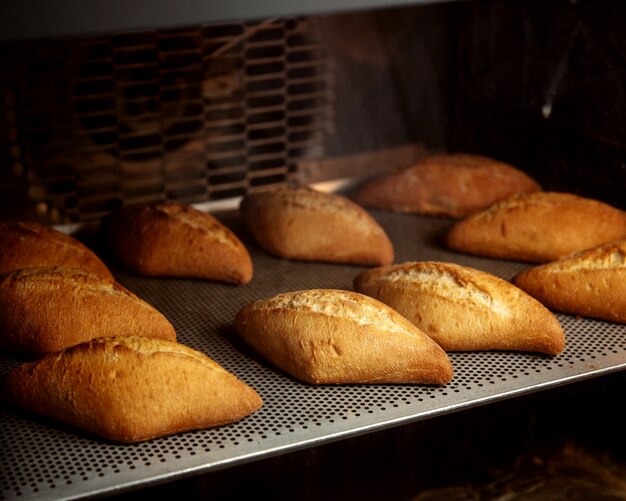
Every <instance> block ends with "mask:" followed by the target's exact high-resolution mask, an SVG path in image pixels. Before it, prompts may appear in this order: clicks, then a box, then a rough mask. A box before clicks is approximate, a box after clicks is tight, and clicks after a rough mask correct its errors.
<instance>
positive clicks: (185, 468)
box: [0, 205, 626, 500]
mask: <svg viewBox="0 0 626 501" xmlns="http://www.w3.org/2000/svg"><path fill="white" fill-rule="evenodd" d="M218 209H223V207H218ZM214 214H215V215H216V217H217V218H218V219H220V220H221V221H222V222H223V223H224V224H226V225H227V226H228V227H230V228H231V229H232V230H233V231H234V232H235V233H236V234H237V235H238V236H239V237H240V238H241V239H242V241H243V242H244V244H245V245H246V246H247V247H248V249H249V251H250V254H251V256H252V259H253V263H254V267H255V275H254V278H253V280H252V282H251V283H250V284H248V285H245V286H231V285H226V284H219V283H214V282H208V281H201V280H187V279H161V278H159V279H155V278H142V277H138V276H135V275H132V274H130V273H128V272H125V271H124V270H122V269H120V268H117V267H116V266H115V263H114V262H113V261H111V260H109V259H107V255H106V253H105V252H104V251H102V247H101V245H100V244H101V243H100V242H98V240H97V238H95V239H94V238H92V239H90V238H87V240H86V242H87V243H88V244H89V245H91V246H93V247H94V249H95V250H96V251H97V252H99V253H100V254H101V255H102V256H103V257H104V259H105V260H106V261H107V263H108V264H109V265H110V266H111V269H112V271H113V272H114V275H115V276H116V279H117V280H118V281H119V282H120V283H122V284H123V285H124V286H126V287H127V288H128V289H130V290H132V291H133V292H134V293H136V294H137V295H139V296H140V297H142V298H143V299H145V300H146V301H148V302H149V303H151V304H152V305H153V306H155V307H156V308H157V309H159V310H160V311H161V312H162V313H164V314H165V315H166V316H167V317H168V318H169V319H170V321H171V322H172V323H173V325H174V327H175V328H176V330H177V333H178V339H179V341H180V342H182V343H184V344H186V345H188V346H190V347H192V348H194V349H197V350H199V351H202V352H203V353H205V354H207V355H208V356H209V357H211V358H213V359H214V360H215V361H216V362H218V363H219V364H220V365H222V366H223V367H224V368H226V369H227V370H229V371H231V372H233V373H234V374H235V375H237V376H238V377H239V378H240V379H242V380H243V381H245V382H246V383H248V384H249V385H251V386H252V387H253V388H255V389H256V390H257V391H258V392H259V393H260V395H261V396H262V398H263V400H264V406H263V407H262V408H261V410H260V411H258V412H257V413H256V414H254V415H252V416H249V417H248V418H246V419H244V420H242V421H240V422H238V423H234V424H231V425H227V426H223V427H220V428H215V429H209V430H201V431H195V432H188V433H182V434H178V435H174V436H170V437H164V438H160V439H156V440H151V441H148V442H145V443H140V444H133V445H119V444H113V443H109V442H106V441H104V440H101V439H99V438H94V437H91V436H88V435H86V434H84V433H82V432H80V431H76V430H72V429H70V428H68V427H66V426H64V425H60V424H57V423H54V422H52V421H49V420H47V419H45V418H40V417H38V416H33V415H28V414H25V413H22V412H19V411H16V410H14V409H11V408H8V407H6V406H2V407H0V450H1V451H2V455H0V499H3V500H4V499H71V498H81V497H88V496H95V495H99V496H101V495H107V494H115V493H119V492H122V491H125V490H130V489H137V488H141V487H146V486H149V485H152V484H155V483H159V482H164V481H168V480H174V479H179V478H182V477H185V476H191V475H195V474H200V473H207V472H211V471H215V470H218V469H221V468H226V467H230V466H233V465H236V464H241V463H245V462H250V461H254V460H260V459H263V458H268V457H270V456H272V455H276V454H281V453H285V452H290V451H294V450H296V449H301V448H306V447H313V446H316V445H320V444H322V443H327V442H330V441H332V440H338V439H343V438H347V437H352V436H356V435H359V434H364V433H369V432H374V431H377V430H381V429H384V428H389V427H392V426H398V425H402V424H406V423H410V422H415V421H418V420H424V419H432V418H436V417H437V416H440V415H443V414H446V413H451V412H455V411H460V410H463V409H467V408H470V407H475V406H479V405H483V404H487V403H490V402H495V401H499V400H503V399H506V398H512V397H516V396H520V395H523V394H528V393H531V392H536V391H539V390H544V389H548V388H552V387H556V386H560V385H564V384H568V383H573V382H575V381H580V380H584V379H589V378H593V377H598V376H602V375H604V374H608V373H611V372H615V371H619V370H623V369H624V368H625V367H626V326H624V325H620V324H616V323H610V322H604V321H599V320H590V319H582V318H577V317H574V316H571V315H564V314H557V318H558V319H559V321H560V322H561V325H562V326H563V328H564V330H565V333H566V348H565V350H564V351H563V353H561V354H559V355H557V356H554V357H550V356H545V355H539V354H532V353H516V352H481V353H453V354H451V360H452V363H453V366H454V370H455V375H454V378H453V380H452V381H451V382H450V383H449V384H447V385H445V386H442V387H434V386H427V385H392V384H376V385H346V386H311V385H307V384H305V383H301V382H299V381H296V380H294V379H292V378H291V377H289V376H288V375H286V374H284V373H282V372H281V371H279V370H277V369H274V368H273V367H271V366H270V365H269V364H268V363H266V362H265V361H263V360H262V359H260V358H259V357H258V356H257V355H256V354H254V353H253V352H252V351H251V350H250V349H249V348H248V347H247V346H245V345H244V344H243V343H242V342H241V341H240V340H239V339H238V337H237V334H236V332H235V330H234V327H233V320H234V317H235V315H236V313H237V311H239V309H240V308H241V307H242V306H243V305H245V304H247V303H249V302H251V301H254V300H256V299H260V298H263V297H268V296H270V295H274V294H278V293H281V292H287V291H293V290H301V289H308V288H336V289H351V288H352V281H353V279H354V277H355V276H356V275H357V274H358V273H359V272H360V271H362V270H363V269H365V268H363V267H360V266H349V265H337V264H324V263H305V262H295V261H287V260H282V259H278V258H274V257H272V256H269V255H268V254H266V253H265V252H263V251H262V250H261V249H260V248H259V247H258V246H257V245H256V244H255V243H254V242H253V241H252V240H251V237H250V236H249V235H248V233H247V232H246V230H245V228H244V226H243V223H242V221H241V219H240V217H239V214H238V212H237V210H236V209H235V208H234V205H233V206H232V207H230V208H228V209H226V210H218V211H217V212H214ZM371 214H372V215H373V216H374V217H375V219H377V220H378V221H379V223H380V224H381V225H382V226H383V227H384V228H385V230H386V231H387V233H388V234H389V236H390V238H391V240H392V242H393V243H394V247H395V250H396V258H395V262H398V263H399V262H403V261H416V260H439V261H450V262H455V263H458V264H462V265H466V266H472V267H475V268H478V269H481V270H484V271H487V272H490V273H493V274H494V275H497V276H500V277H501V278H504V279H507V280H510V279H511V278H512V277H513V276H514V275H515V274H516V273H518V272H519V271H521V270H523V269H525V268H526V267H528V265H526V264H522V263H518V262H512V261H504V260H493V259H486V258H481V257H476V256H469V255H464V254H459V253H456V252H452V251H450V250H448V249H446V247H445V245H444V244H443V237H444V236H445V234H446V232H447V230H448V229H449V228H450V226H451V225H452V224H453V221H452V220H450V219H447V218H435V217H424V216H416V215H409V214H393V213H389V212H382V211H371ZM20 362H21V360H19V359H17V358H13V357H9V356H6V355H1V356H0V375H3V374H5V373H6V372H7V371H8V370H10V369H11V368H12V367H14V366H16V365H17V364H18V363H20Z"/></svg>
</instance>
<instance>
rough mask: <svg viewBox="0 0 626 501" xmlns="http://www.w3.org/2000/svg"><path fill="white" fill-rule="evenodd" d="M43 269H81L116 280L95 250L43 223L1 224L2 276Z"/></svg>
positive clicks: (0, 267) (0, 264) (0, 265)
mask: <svg viewBox="0 0 626 501" xmlns="http://www.w3.org/2000/svg"><path fill="white" fill-rule="evenodd" d="M41 266H50V267H54V266H58V267H63V268H78V269H81V270H85V271H90V272H92V273H95V274H96V275H99V276H101V277H104V278H110V279H112V278H113V275H112V274H111V272H110V271H109V269H108V268H107V267H106V265H105V264H104V263H103V262H102V261H101V260H100V258H99V257H98V256H97V255H96V254H95V253H94V252H93V251H92V250H90V249H89V248H88V247H86V246H85V245H83V244H82V243H81V242H79V241H78V240H76V239H75V238H73V237H71V236H69V235H66V234H65V233H61V232H60V231H57V230H55V229H53V228H50V227H48V226H45V225H43V224H40V223H33V222H27V221H23V222H6V223H0V273H7V272H9V271H16V270H22V269H24V268H37V267H41Z"/></svg>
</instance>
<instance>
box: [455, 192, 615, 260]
mask: <svg viewBox="0 0 626 501" xmlns="http://www.w3.org/2000/svg"><path fill="white" fill-rule="evenodd" d="M621 238H626V212H624V211H622V210H619V209H617V208H615V207H612V206H610V205H607V204H605V203H603V202H599V201H597V200H593V199H589V198H583V197H579V196H576V195H571V194H568V193H555V192H539V193H532V194H528V195H519V196H517V197H513V198H509V199H507V200H504V201H502V202H499V203H497V204H495V205H493V206H492V207H490V208H489V209H486V210H484V211H482V212H478V213H476V214H472V215H471V216H468V217H467V218H465V219H463V220H462V221H459V222H458V223H457V224H456V225H455V226H453V228H452V229H451V230H450V232H449V233H448V236H447V243H448V246H449V247H451V248H452V249H455V250H458V251H461V252H467V253H470V254H478V255H482V256H489V257H495V258H503V259H513V260H519V261H527V262H538V263H541V262H548V261H553V260H555V259H558V258H559V257H563V256H566V255H567V254H571V253H573V252H578V251H581V250H584V249H588V248H591V247H595V246H597V245H601V244H604V243H608V242H612V241H615V240H619V239H621Z"/></svg>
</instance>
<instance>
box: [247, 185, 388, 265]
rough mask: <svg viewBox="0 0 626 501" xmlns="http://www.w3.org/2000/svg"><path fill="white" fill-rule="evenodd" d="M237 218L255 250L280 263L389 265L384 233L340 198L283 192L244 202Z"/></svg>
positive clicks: (305, 191)
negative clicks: (261, 249) (317, 262)
mask: <svg viewBox="0 0 626 501" xmlns="http://www.w3.org/2000/svg"><path fill="white" fill-rule="evenodd" d="M241 214H242V216H243V219H244V221H245V222H246V225H247V227H248V229H249V231H250V233H252V235H253V236H254V238H255V239H256V240H257V242H258V243H259V245H260V246H261V247H263V248H264V249H265V250H266V251H268V252H270V253H271V254H274V255H275V256H278V257H282V258H286V259H294V260H303V261H325V262H336V263H350V264H363V265H379V264H389V263H391V262H392V261H393V246H392V244H391V241H390V240H389V237H388V236H387V234H386V233H385V231H384V230H383V229H382V228H381V227H380V225H379V224H378V223H377V222H376V221H375V220H374V218H373V217H372V216H370V215H369V214H368V213H367V212H366V211H365V210H363V209H362V208H361V207H359V206H358V205H356V204H355V203H353V202H352V201H350V200H348V199H347V198H345V197H342V196H340V195H336V194H331V193H322V192H319V191H315V190H313V189H311V188H309V187H306V186H301V187H299V188H289V187H281V188H278V189H275V190H272V191H267V192H262V193H254V194H250V195H247V196H245V197H244V199H243V201H242V203H241Z"/></svg>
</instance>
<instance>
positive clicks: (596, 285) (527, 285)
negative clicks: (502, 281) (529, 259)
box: [513, 240, 626, 323]
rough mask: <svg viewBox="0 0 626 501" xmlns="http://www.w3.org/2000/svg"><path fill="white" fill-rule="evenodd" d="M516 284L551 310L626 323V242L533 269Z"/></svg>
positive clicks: (582, 252)
mask: <svg viewBox="0 0 626 501" xmlns="http://www.w3.org/2000/svg"><path fill="white" fill-rule="evenodd" d="M513 283H514V284H515V285H517V286H518V287H520V288H521V289H523V290H525V291H526V292H527V293H528V294H530V295H531V296H533V297H535V298H536V299H538V300H539V301H541V302H542V303H543V304H545V305H546V306H547V307H548V308H551V309H554V310H558V311H562V312H565V313H571V314H574V315H581V316H583V317H591V318H599V319H603V320H610V321H612V322H620V323H626V240H620V241H618V242H612V243H609V244H605V245H601V246H598V247H595V248H592V249H588V250H586V251H581V252H579V253H576V254H572V255H570V256H567V257H564V258H562V259H559V260H558V261H553V262H551V263H548V264H544V265H541V266H536V267H534V268H530V269H528V270H525V271H523V272H521V273H519V274H518V275H517V276H515V277H514V278H513Z"/></svg>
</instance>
